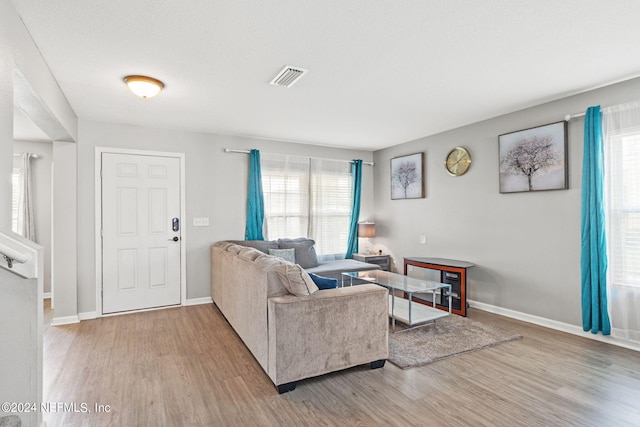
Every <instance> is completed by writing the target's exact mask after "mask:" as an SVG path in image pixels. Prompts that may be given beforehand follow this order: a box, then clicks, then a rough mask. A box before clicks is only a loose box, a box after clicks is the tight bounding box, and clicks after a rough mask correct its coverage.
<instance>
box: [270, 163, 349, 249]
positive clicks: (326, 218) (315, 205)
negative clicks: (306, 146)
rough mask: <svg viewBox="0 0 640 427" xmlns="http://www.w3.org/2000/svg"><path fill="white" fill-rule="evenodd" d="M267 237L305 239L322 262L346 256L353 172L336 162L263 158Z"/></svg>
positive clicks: (346, 164) (271, 238) (345, 164)
mask: <svg viewBox="0 0 640 427" xmlns="http://www.w3.org/2000/svg"><path fill="white" fill-rule="evenodd" d="M261 169H262V188H263V192H264V210H265V228H266V238H268V239H270V240H274V239H278V238H296V237H309V238H311V239H314V240H315V241H316V252H317V253H318V255H319V256H320V257H321V258H322V257H323V258H325V259H327V258H329V259H330V258H339V257H344V253H345V251H346V250H347V243H348V237H349V223H350V217H351V167H350V163H349V162H346V161H340V160H324V159H310V158H308V157H301V156H285V155H278V154H262V155H261Z"/></svg>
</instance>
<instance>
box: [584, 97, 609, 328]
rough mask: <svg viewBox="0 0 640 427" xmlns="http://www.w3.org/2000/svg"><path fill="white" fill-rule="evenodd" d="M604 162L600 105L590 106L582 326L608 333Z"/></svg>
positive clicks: (586, 132) (586, 133) (586, 131)
mask: <svg viewBox="0 0 640 427" xmlns="http://www.w3.org/2000/svg"><path fill="white" fill-rule="evenodd" d="M603 164H604V151H603V145H602V125H601V116H600V106H596V107H589V109H588V110H587V113H586V115H585V123H584V157H583V162H582V215H581V230H582V250H581V254H580V269H581V276H582V327H583V329H584V330H585V331H591V332H592V333H594V334H597V333H598V332H602V334H603V335H609V334H610V333H611V324H610V321H609V314H608V312H607V286H606V282H607V244H606V235H605V222H604V193H603Z"/></svg>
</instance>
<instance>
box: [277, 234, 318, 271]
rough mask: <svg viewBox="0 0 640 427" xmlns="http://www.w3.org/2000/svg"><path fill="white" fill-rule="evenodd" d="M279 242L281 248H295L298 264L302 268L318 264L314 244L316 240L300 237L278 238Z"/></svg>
mask: <svg viewBox="0 0 640 427" xmlns="http://www.w3.org/2000/svg"><path fill="white" fill-rule="evenodd" d="M278 244H279V246H280V249H291V248H293V249H295V251H296V264H299V265H300V266H302V268H311V267H317V266H318V256H317V255H316V249H315V247H314V246H313V245H315V244H316V242H315V241H313V240H311V239H307V238H304V237H300V238H297V239H278Z"/></svg>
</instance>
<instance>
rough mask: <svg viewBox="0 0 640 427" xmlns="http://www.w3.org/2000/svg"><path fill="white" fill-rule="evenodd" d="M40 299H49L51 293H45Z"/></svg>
mask: <svg viewBox="0 0 640 427" xmlns="http://www.w3.org/2000/svg"><path fill="white" fill-rule="evenodd" d="M42 299H51V292H45V293H43V294H42Z"/></svg>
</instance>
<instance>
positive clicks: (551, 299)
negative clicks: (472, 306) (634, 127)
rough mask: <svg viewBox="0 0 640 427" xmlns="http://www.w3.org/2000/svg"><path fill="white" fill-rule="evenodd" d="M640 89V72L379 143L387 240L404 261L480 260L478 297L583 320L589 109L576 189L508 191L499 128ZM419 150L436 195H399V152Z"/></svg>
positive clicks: (578, 122) (575, 169)
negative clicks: (456, 162)
mask: <svg viewBox="0 0 640 427" xmlns="http://www.w3.org/2000/svg"><path fill="white" fill-rule="evenodd" d="M639 97H640V79H635V80H632V81H628V82H624V83H620V84H616V85H612V86H609V87H605V88H601V89H597V90H593V91H590V92H586V93H583V94H580V95H577V96H572V97H569V98H564V99H562V100H559V101H555V102H551V103H548V104H544V105H541V106H538V107H534V108H530V109H527V110H523V111H518V112H514V113H512V114H508V115H505V116H501V117H497V118H494V119H491V120H487V121H483V122H480V123H476V124H472V125H469V126H465V127H462V128H458V129H454V130H452V131H449V132H445V133H442V134H438V135H434V136H430V137H425V138H421V139H418V140H415V141H411V142H407V143H405V144H401V145H397V146H394V147H391V148H388V149H384V150H380V151H377V152H375V156H374V159H375V162H376V167H375V170H374V173H375V176H374V188H375V199H374V200H375V220H376V224H377V236H376V238H375V241H376V244H377V246H378V247H381V248H383V249H387V250H389V251H390V252H391V253H392V255H393V257H394V259H395V261H396V268H397V269H398V271H402V269H403V257H410V256H427V257H441V258H453V259H460V260H465V261H469V262H473V263H475V264H476V267H474V268H472V269H471V270H469V278H468V279H469V282H470V283H469V284H470V287H469V290H468V292H469V294H468V296H469V298H470V299H472V300H476V301H479V302H482V303H486V304H490V305H494V306H498V307H501V308H506V309H510V310H515V311H518V312H522V313H526V314H530V315H534V316H540V317H543V318H547V319H552V320H556V321H560V322H564V323H568V324H573V325H581V306H580V192H581V174H582V151H583V150H582V143H583V142H582V141H583V126H584V121H583V118H578V119H574V120H572V121H571V122H570V123H569V130H568V132H569V154H568V155H569V189H568V190H557V191H541V192H533V193H511V194H500V193H499V188H498V163H499V162H498V135H500V134H504V133H508V132H513V131H517V130H521V129H526V128H530V127H534V126H539V125H544V124H548V123H552V122H558V121H561V120H563V119H564V117H565V115H567V114H575V113H579V112H584V111H585V109H586V108H587V107H589V106H592V105H598V104H600V105H602V106H609V105H615V104H619V103H624V102H628V101H631V100H635V99H638V98H639ZM425 120H428V117H425ZM459 145H461V146H464V147H466V148H468V149H469V150H470V152H471V155H472V158H473V162H472V165H471V168H470V170H469V171H468V172H467V173H466V174H465V175H463V176H461V177H452V176H449V175H448V174H447V173H446V171H445V169H444V158H445V156H446V154H447V152H448V151H449V150H450V149H451V148H453V147H455V146H459ZM416 152H424V153H425V159H426V160H425V163H426V173H425V178H426V198H424V199H414V200H390V184H389V164H390V159H391V158H393V157H397V156H402V155H406V154H412V153H416ZM419 235H425V236H426V244H420V243H418V236H419Z"/></svg>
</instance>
